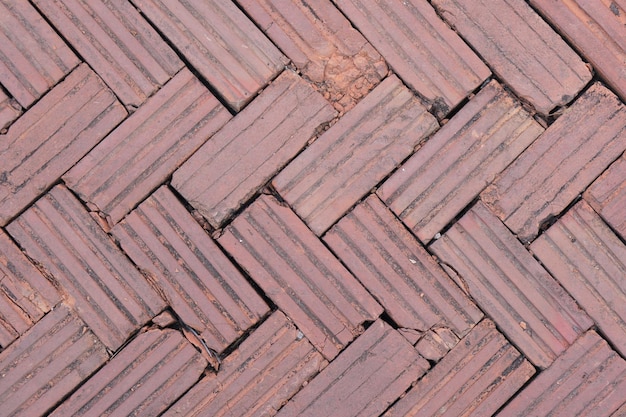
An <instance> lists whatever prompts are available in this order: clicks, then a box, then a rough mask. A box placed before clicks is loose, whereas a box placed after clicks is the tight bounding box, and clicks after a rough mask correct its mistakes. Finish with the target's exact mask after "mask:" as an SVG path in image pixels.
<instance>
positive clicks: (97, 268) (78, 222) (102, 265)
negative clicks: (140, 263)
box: [7, 185, 165, 350]
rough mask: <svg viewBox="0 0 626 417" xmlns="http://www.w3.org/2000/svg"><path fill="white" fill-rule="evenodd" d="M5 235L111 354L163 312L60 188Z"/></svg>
mask: <svg viewBox="0 0 626 417" xmlns="http://www.w3.org/2000/svg"><path fill="white" fill-rule="evenodd" d="M7 231H8V232H9V233H10V234H11V235H12V236H13V237H14V238H15V240H17V242H18V243H19V244H20V245H21V246H22V247H23V248H24V249H25V251H26V253H27V254H28V255H29V256H30V257H31V258H33V259H36V260H37V261H38V262H40V263H41V265H43V266H44V267H45V268H46V269H47V270H48V271H49V272H50V273H51V274H52V276H53V277H54V279H55V281H56V282H57V283H58V285H59V286H60V287H61V288H62V291H63V293H64V294H63V295H64V298H65V299H66V300H67V302H68V303H69V304H70V305H72V306H74V307H75V308H76V312H77V313H78V315H79V316H80V317H81V319H83V321H84V322H85V323H86V324H87V325H88V326H89V328H90V329H91V330H92V331H93V332H94V333H95V334H96V336H98V338H99V339H100V340H102V342H103V343H104V344H105V345H106V346H107V347H108V348H109V349H111V350H115V349H117V348H118V347H120V346H121V345H122V344H123V343H124V341H125V340H126V339H127V338H128V337H129V336H130V334H131V333H133V332H134V331H135V330H137V329H138V328H139V327H141V326H142V325H143V324H144V323H145V322H147V321H148V320H150V319H151V318H152V317H153V316H155V315H156V314H157V313H158V312H159V311H160V310H162V309H163V308H164V307H165V301H164V300H162V299H161V298H160V297H159V296H158V294H157V293H156V292H155V291H154V290H153V288H152V287H151V286H150V285H149V284H148V282H147V281H146V279H144V277H143V276H142V275H141V274H140V273H139V272H138V271H137V269H135V267H134V266H133V265H132V264H131V263H130V261H129V260H128V258H126V257H125V256H124V255H123V254H122V253H121V252H120V251H119V250H118V249H117V247H116V246H115V245H114V244H113V242H112V241H111V239H110V238H109V237H108V236H107V235H106V234H105V233H104V232H103V231H102V229H100V228H99V227H98V225H97V223H96V222H95V220H93V219H92V218H91V217H90V216H89V214H88V213H87V212H86V211H85V210H84V208H83V206H82V205H81V204H80V202H79V201H78V200H76V198H75V197H74V196H73V195H72V194H71V193H70V192H69V191H68V190H67V188H65V187H64V186H62V185H58V186H56V187H55V188H53V189H52V190H51V191H50V192H48V193H47V194H46V195H45V196H44V197H42V198H41V199H39V200H38V201H37V202H36V203H35V204H34V205H33V206H31V207H30V208H29V209H28V210H27V211H25V212H24V213H22V215H20V216H19V217H18V218H17V219H16V220H15V221H13V222H12V223H11V224H9V225H8V226H7Z"/></svg>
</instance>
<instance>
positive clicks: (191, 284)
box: [112, 187, 269, 353]
mask: <svg viewBox="0 0 626 417" xmlns="http://www.w3.org/2000/svg"><path fill="white" fill-rule="evenodd" d="M112 233H113V235H114V236H115V238H116V239H117V240H118V241H119V242H120V244H121V246H122V249H123V250H124V252H125V253H126V254H128V256H129V257H130V258H131V259H132V260H133V262H134V263H135V264H136V265H137V266H139V267H140V268H141V269H142V270H143V271H144V272H145V273H146V274H148V275H149V276H150V277H151V279H152V285H155V286H157V287H159V288H160V290H161V291H160V292H161V293H162V294H164V296H165V298H166V300H167V301H168V304H169V305H170V306H171V307H172V308H173V310H174V312H175V313H176V315H177V316H178V317H179V318H180V320H182V321H183V322H184V323H185V324H186V325H187V326H190V327H191V328H193V329H195V330H196V332H197V333H198V334H199V335H200V336H201V337H202V339H203V340H204V341H205V343H206V344H207V346H208V347H209V348H211V349H213V350H215V351H217V352H218V353H221V352H222V351H223V350H224V349H225V348H226V347H227V346H229V345H230V344H231V343H232V342H234V341H235V340H236V339H238V338H239V337H240V336H242V334H243V333H244V332H245V331H246V330H247V329H248V328H250V327H251V326H253V325H254V324H255V323H257V321H258V320H259V319H260V318H261V317H262V316H264V315H265V314H266V313H267V312H268V311H269V308H268V306H267V304H265V302H264V301H263V300H262V299H261V297H260V296H259V295H258V294H257V293H256V292H255V290H254V289H253V288H252V287H251V286H250V284H249V283H248V282H247V281H246V279H245V278H244V277H243V275H241V273H240V272H239V271H238V270H237V269H236V268H235V267H234V266H233V265H232V264H231V263H230V261H229V260H228V259H227V258H226V256H225V255H224V254H223V253H222V252H221V251H220V249H219V248H218V247H217V245H216V244H215V243H214V242H213V240H212V239H211V238H210V237H209V236H208V235H207V234H206V232H205V231H204V229H202V227H200V225H199V224H198V223H196V221H195V220H194V219H193V217H192V216H191V214H189V213H188V212H187V211H186V209H185V207H184V206H183V205H182V204H181V203H180V202H179V201H178V199H177V198H176V197H175V196H174V194H172V192H171V191H169V190H168V188H167V187H161V188H159V189H158V190H157V191H156V192H155V193H154V194H152V195H151V196H150V197H149V198H148V199H147V200H146V201H144V202H143V203H142V204H141V205H140V206H139V207H138V208H137V209H136V210H133V212H132V213H131V214H129V215H128V216H127V217H126V219H124V220H123V221H122V222H121V223H119V224H118V225H117V226H115V227H114V228H113V230H112Z"/></svg>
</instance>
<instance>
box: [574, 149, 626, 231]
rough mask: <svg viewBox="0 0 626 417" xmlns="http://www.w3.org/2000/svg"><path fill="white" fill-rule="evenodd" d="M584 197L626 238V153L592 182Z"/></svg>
mask: <svg viewBox="0 0 626 417" xmlns="http://www.w3.org/2000/svg"><path fill="white" fill-rule="evenodd" d="M584 198H585V200H586V201H587V202H588V203H589V205H591V207H593V208H594V210H595V211H596V212H597V213H598V214H600V216H602V218H603V219H604V220H605V221H606V222H607V223H608V224H609V225H610V226H611V227H612V228H613V229H614V230H615V231H617V233H619V234H620V235H621V236H622V239H625V240H626V210H625V209H624V208H625V207H626V155H624V156H622V157H621V158H619V159H618V160H617V161H615V162H614V163H613V164H612V165H611V166H610V167H609V169H607V170H606V171H605V172H604V174H602V175H601V176H600V178H598V179H597V180H595V181H594V183H593V184H591V186H590V187H589V188H588V189H587V191H586V192H585V194H584Z"/></svg>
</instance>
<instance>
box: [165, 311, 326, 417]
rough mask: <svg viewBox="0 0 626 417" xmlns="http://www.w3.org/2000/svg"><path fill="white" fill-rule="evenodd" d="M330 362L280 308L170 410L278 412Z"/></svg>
mask: <svg viewBox="0 0 626 417" xmlns="http://www.w3.org/2000/svg"><path fill="white" fill-rule="evenodd" d="M325 364H326V361H325V360H324V358H323V357H322V355H320V353H319V352H317V351H316V350H315V348H314V347H313V346H312V345H311V344H310V343H309V341H308V340H307V339H306V338H305V337H303V336H302V333H301V332H300V331H299V330H298V329H297V328H296V327H295V326H294V325H293V323H292V322H291V321H290V320H288V319H287V318H286V317H285V315H284V314H283V313H281V312H280V311H276V312H274V313H272V315H271V316H270V317H268V319H267V320H266V321H265V322H263V324H261V325H260V326H259V327H258V328H257V329H256V330H255V331H254V332H253V333H252V334H251V335H250V336H249V337H248V338H247V339H246V340H244V341H243V342H242V343H241V345H240V346H239V347H238V348H237V349H236V350H235V351H234V352H232V353H231V354H230V355H228V356H227V357H226V358H225V359H224V360H223V361H222V365H221V366H220V371H219V372H218V373H217V374H209V375H207V376H206V377H205V378H204V379H202V380H201V381H200V382H199V383H197V384H196V385H195V386H194V387H193V388H192V389H191V390H190V391H189V392H187V393H186V394H185V395H184V396H183V397H182V398H181V399H180V400H179V401H178V402H177V403H176V404H174V406H172V407H171V408H170V409H169V410H168V411H167V412H166V413H165V414H164V416H165V417H172V416H180V415H206V416H215V417H220V416H232V417H235V416H237V417H239V416H241V417H244V416H253V415H254V416H258V415H264V416H273V415H275V414H276V410H278V409H279V408H280V407H281V406H282V405H283V404H284V403H285V402H286V401H287V400H288V399H289V398H291V396H293V395H294V394H295V393H296V392H297V391H298V390H299V389H300V388H301V387H302V386H303V385H304V384H306V383H307V382H308V381H309V380H310V379H311V378H312V377H313V376H314V375H316V374H317V373H318V372H319V370H320V369H322V368H323V367H324V366H325Z"/></svg>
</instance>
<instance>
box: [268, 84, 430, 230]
mask: <svg viewBox="0 0 626 417" xmlns="http://www.w3.org/2000/svg"><path fill="white" fill-rule="evenodd" d="M436 128H437V122H436V121H435V118H434V117H432V116H431V115H430V114H429V113H427V112H426V109H424V107H423V106H422V105H421V104H420V103H419V101H418V100H417V98H416V97H415V96H414V95H413V94H412V93H411V92H410V91H409V90H408V89H407V88H406V87H405V86H404V85H402V83H401V82H400V80H399V79H398V78H397V77H395V76H391V77H389V78H387V79H385V80H384V81H383V82H382V83H381V84H380V85H378V87H376V88H375V89H374V90H373V91H372V92H371V93H370V94H369V95H368V96H367V97H366V98H365V99H363V100H362V101H361V102H360V103H359V104H358V105H357V106H356V107H355V108H354V109H352V110H351V111H350V112H349V113H347V114H346V115H345V116H344V117H343V118H341V119H340V120H339V121H338V122H337V123H336V124H335V125H333V126H332V127H331V128H330V129H328V130H327V131H326V132H325V133H324V134H323V135H322V136H321V137H320V138H318V139H317V140H316V141H315V142H314V143H313V144H312V145H311V146H310V147H308V148H307V149H306V150H305V151H304V152H302V153H301V154H300V155H299V156H298V157H297V158H296V159H295V160H293V161H292V162H291V163H290V164H289V165H288V166H287V167H286V168H285V169H284V170H283V171H282V172H281V173H280V174H278V176H277V177H276V178H275V179H274V181H273V185H274V187H275V188H276V190H277V191H278V192H279V193H280V195H281V196H282V197H283V198H284V199H285V200H286V201H287V202H288V203H289V204H290V205H291V206H292V207H293V208H294V210H295V211H296V213H298V214H299V215H300V217H301V218H302V219H304V221H305V222H306V223H307V225H308V226H309V227H310V228H311V230H313V232H314V233H315V234H317V235H321V234H323V233H324V232H325V231H326V229H328V228H329V227H330V226H331V225H332V224H333V223H335V221H337V220H338V219H339V218H340V217H341V216H342V215H343V214H344V213H345V212H346V211H347V210H348V209H349V208H350V207H351V206H353V205H354V203H356V202H357V201H358V200H359V199H361V198H362V197H363V196H364V195H366V194H367V193H368V192H369V191H370V190H371V189H372V188H373V187H374V186H375V185H376V184H377V183H378V182H380V181H381V180H382V179H383V178H384V177H385V176H387V175H388V174H389V172H391V171H392V170H393V169H394V168H395V167H397V166H398V164H399V163H400V162H401V161H402V160H403V159H405V158H406V157H407V156H408V155H410V154H411V152H412V151H413V148H414V147H415V146H416V145H417V144H418V143H419V142H420V141H421V140H422V139H424V138H425V137H426V136H428V135H429V134H430V133H431V132H433V131H434V130H435V129H436Z"/></svg>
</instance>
